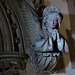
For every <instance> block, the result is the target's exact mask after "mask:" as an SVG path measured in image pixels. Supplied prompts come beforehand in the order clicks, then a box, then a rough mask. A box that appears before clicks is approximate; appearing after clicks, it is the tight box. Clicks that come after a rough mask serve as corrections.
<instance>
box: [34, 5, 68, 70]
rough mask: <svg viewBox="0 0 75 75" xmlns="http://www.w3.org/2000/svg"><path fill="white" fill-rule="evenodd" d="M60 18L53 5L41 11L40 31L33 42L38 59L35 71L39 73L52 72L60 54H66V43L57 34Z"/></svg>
mask: <svg viewBox="0 0 75 75" xmlns="http://www.w3.org/2000/svg"><path fill="white" fill-rule="evenodd" d="M62 18H63V17H62V15H61V13H60V10H59V9H58V8H57V7H56V6H55V5H51V6H47V7H46V8H45V9H44V11H43V20H42V30H41V32H40V34H39V36H38V38H37V40H36V41H35V51H36V54H37V57H38V58H37V61H36V62H37V66H36V69H37V70H39V71H40V70H41V71H51V70H53V69H54V67H55V66H56V63H57V57H60V53H61V52H64V53H68V45H67V42H66V40H65V39H64V38H63V36H62V35H61V34H60V33H59V27H60V24H61V21H62ZM51 63H52V64H51ZM49 65H50V66H49Z"/></svg>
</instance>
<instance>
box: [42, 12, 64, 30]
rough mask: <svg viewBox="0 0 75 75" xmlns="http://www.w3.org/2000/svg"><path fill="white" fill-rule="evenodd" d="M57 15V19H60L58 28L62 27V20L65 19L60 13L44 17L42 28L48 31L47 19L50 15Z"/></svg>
mask: <svg viewBox="0 0 75 75" xmlns="http://www.w3.org/2000/svg"><path fill="white" fill-rule="evenodd" d="M54 13H56V14H57V18H58V27H60V24H61V22H62V19H63V15H62V14H61V13H58V12H50V13H49V14H47V16H44V17H43V20H42V28H43V29H46V28H47V19H48V16H49V15H52V14H54Z"/></svg>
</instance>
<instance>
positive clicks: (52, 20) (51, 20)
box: [47, 13, 58, 29]
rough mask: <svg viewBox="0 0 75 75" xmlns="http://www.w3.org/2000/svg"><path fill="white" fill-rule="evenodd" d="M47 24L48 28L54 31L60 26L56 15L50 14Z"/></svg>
mask: <svg viewBox="0 0 75 75" xmlns="http://www.w3.org/2000/svg"><path fill="white" fill-rule="evenodd" d="M47 24H48V27H50V28H52V29H54V28H55V27H56V26H57V25H58V18H57V14H56V13H53V14H50V15H49V16H48V19H47Z"/></svg>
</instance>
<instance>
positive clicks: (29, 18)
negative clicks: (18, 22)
mask: <svg viewBox="0 0 75 75" xmlns="http://www.w3.org/2000/svg"><path fill="white" fill-rule="evenodd" d="M22 11H23V14H22V15H23V20H24V22H25V28H26V32H27V34H26V35H27V40H28V41H29V44H30V45H31V46H34V45H35V40H36V39H37V36H38V35H39V33H40V31H41V27H40V21H39V19H38V15H37V13H36V12H35V11H34V9H32V8H31V7H30V5H29V4H27V3H26V2H25V4H24V5H23V7H22Z"/></svg>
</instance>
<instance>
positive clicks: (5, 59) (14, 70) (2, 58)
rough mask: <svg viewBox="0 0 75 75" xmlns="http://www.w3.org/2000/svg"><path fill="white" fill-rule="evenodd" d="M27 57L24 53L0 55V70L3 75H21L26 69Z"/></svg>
mask: <svg viewBox="0 0 75 75" xmlns="http://www.w3.org/2000/svg"><path fill="white" fill-rule="evenodd" d="M25 59H27V56H26V55H25V54H22V53H17V52H15V53H0V70H1V71H2V73H3V75H11V74H12V75H19V72H18V71H19V70H24V69H25V68H26V60H25Z"/></svg>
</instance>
